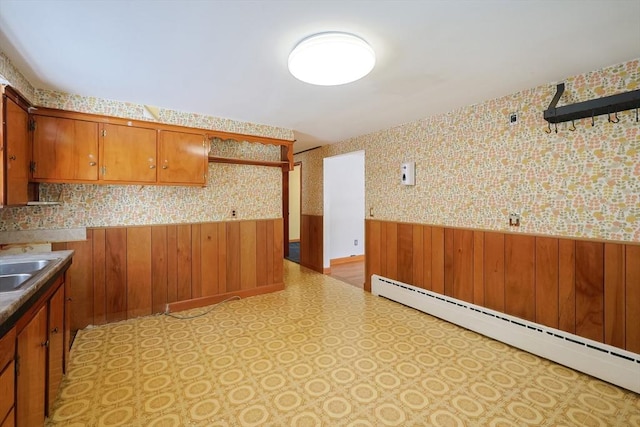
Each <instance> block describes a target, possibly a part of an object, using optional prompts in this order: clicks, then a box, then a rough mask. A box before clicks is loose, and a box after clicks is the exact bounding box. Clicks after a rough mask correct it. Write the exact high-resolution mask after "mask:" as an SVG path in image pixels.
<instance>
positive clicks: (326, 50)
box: [289, 32, 376, 86]
mask: <svg viewBox="0 0 640 427" xmlns="http://www.w3.org/2000/svg"><path fill="white" fill-rule="evenodd" d="M375 64H376V54H375V52H374V51H373V49H372V48H371V46H369V44H368V43H367V42H366V41H364V40H363V39H361V38H360V37H358V36H354V35H353V34H349V33H341V32H327V33H319V34H315V35H312V36H309V37H307V38H306V39H304V40H302V41H301V42H300V43H298V45H297V46H296V47H295V48H294V49H293V50H292V51H291V54H290V55H289V71H290V72H291V74H293V76H294V77H295V78H297V79H298V80H302V81H303V82H305V83H310V84H312V85H319V86H337V85H342V84H345V83H351V82H354V81H356V80H359V79H361V78H363V77H364V76H366V75H367V74H369V73H370V72H371V70H373V66H374V65H375Z"/></svg>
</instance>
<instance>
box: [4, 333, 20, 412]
mask: <svg viewBox="0 0 640 427" xmlns="http://www.w3.org/2000/svg"><path fill="white" fill-rule="evenodd" d="M15 354H16V328H11V330H9V332H7V333H6V334H5V335H4V336H3V337H2V338H0V372H2V370H3V369H4V367H5V366H7V363H9V362H10V361H11V360H13V358H14V356H15ZM0 396H2V395H1V394H0ZM0 420H2V417H0Z"/></svg>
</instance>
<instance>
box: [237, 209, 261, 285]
mask: <svg viewBox="0 0 640 427" xmlns="http://www.w3.org/2000/svg"><path fill="white" fill-rule="evenodd" d="M256 241H257V234H256V222H255V221H243V222H241V223H240V289H242V290H243V291H246V290H248V289H253V288H255V287H257V286H258V282H257V277H256V255H257V253H256V245H257V243H256Z"/></svg>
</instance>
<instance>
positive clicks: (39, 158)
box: [33, 116, 98, 181]
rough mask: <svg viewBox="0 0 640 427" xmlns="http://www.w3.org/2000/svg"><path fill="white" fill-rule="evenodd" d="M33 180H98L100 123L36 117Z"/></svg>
mask: <svg viewBox="0 0 640 427" xmlns="http://www.w3.org/2000/svg"><path fill="white" fill-rule="evenodd" d="M34 121H35V131H34V133H33V161H34V170H33V179H34V180H60V181H95V180H97V179H98V123H94V122H87V121H84V120H73V119H63V118H59V117H46V116H34Z"/></svg>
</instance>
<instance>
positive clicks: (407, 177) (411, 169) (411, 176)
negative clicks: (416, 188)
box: [400, 162, 416, 185]
mask: <svg viewBox="0 0 640 427" xmlns="http://www.w3.org/2000/svg"><path fill="white" fill-rule="evenodd" d="M400 173H401V180H400V182H401V183H402V185H416V164H415V162H406V163H403V164H402V167H401V170H400Z"/></svg>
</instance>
